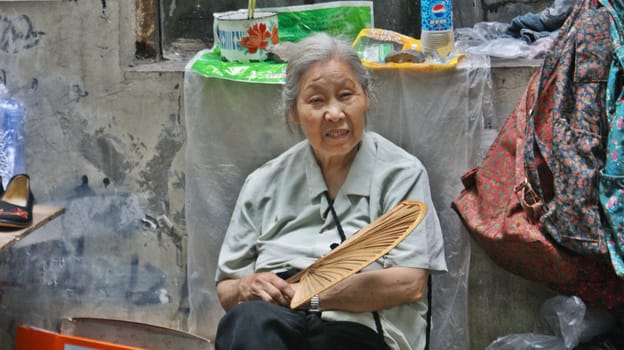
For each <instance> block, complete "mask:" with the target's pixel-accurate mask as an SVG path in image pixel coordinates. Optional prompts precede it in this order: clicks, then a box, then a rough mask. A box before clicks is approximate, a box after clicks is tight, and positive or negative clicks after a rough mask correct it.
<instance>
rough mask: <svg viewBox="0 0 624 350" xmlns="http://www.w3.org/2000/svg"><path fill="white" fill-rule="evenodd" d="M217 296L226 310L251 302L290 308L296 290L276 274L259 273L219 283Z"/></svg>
mask: <svg viewBox="0 0 624 350" xmlns="http://www.w3.org/2000/svg"><path fill="white" fill-rule="evenodd" d="M217 294H218V296H219V300H220V301H221V305H222V306H223V308H224V309H225V310H229V309H231V308H232V307H234V306H236V304H240V303H242V302H244V301H249V300H264V301H266V302H269V303H273V304H278V305H282V306H286V307H289V306H290V300H291V299H292V297H293V296H294V294H295V290H294V289H293V287H292V286H291V285H290V284H288V282H286V281H284V280H283V279H281V278H280V277H279V276H277V275H276V274H274V273H272V272H259V273H254V274H252V275H249V276H245V277H243V278H240V279H232V280H223V281H221V282H219V284H217Z"/></svg>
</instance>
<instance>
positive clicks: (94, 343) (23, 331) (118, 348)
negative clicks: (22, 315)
mask: <svg viewBox="0 0 624 350" xmlns="http://www.w3.org/2000/svg"><path fill="white" fill-rule="evenodd" d="M15 350H145V349H141V348H135V347H132V346H125V345H119V344H113V343H107V342H103V341H98V340H92V339H88V338H80V337H74V336H70V335H65V334H60V333H55V332H50V331H48V330H45V329H41V328H34V327H29V326H18V327H17V332H16V335H15Z"/></svg>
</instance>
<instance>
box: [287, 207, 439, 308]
mask: <svg viewBox="0 0 624 350" xmlns="http://www.w3.org/2000/svg"><path fill="white" fill-rule="evenodd" d="M426 211H427V207H426V205H425V204H424V203H422V202H418V201H402V202H401V203H399V204H398V205H396V206H395V207H394V208H392V209H391V210H390V211H388V212H387V213H385V214H383V215H382V216H380V217H379V218H378V219H377V220H375V221H373V222H371V223H370V224H368V226H366V227H364V228H362V229H361V230H359V231H358V232H356V233H354V234H353V235H352V236H351V237H349V238H347V239H346V240H345V241H344V242H342V244H340V245H339V246H338V247H336V248H334V249H333V250H332V251H331V252H329V253H328V254H327V255H325V256H323V257H321V258H320V259H318V260H317V261H315V262H314V263H313V264H312V265H310V266H308V267H307V268H306V269H305V270H302V271H300V272H299V273H297V274H295V275H294V276H292V277H290V278H289V279H288V280H287V281H288V282H289V283H295V282H299V285H298V287H297V290H296V291H295V296H294V297H293V299H292V300H291V302H290V307H291V308H292V309H296V308H298V307H299V306H301V305H303V304H304V303H307V302H309V300H310V299H311V298H312V296H314V295H316V294H319V293H321V292H322V291H324V290H326V289H328V288H329V287H331V286H333V285H335V284H336V283H338V282H340V281H342V280H343V279H345V278H347V277H349V276H351V275H352V274H354V273H356V272H358V271H360V270H362V269H363V268H364V267H366V266H368V265H369V264H370V263H372V262H373V261H375V260H377V259H379V258H381V257H382V256H384V255H385V254H386V253H388V252H389V251H390V250H391V249H392V248H394V247H396V246H397V244H399V243H400V242H401V241H402V240H403V239H405V237H407V236H408V235H409V234H410V233H411V232H412V231H413V230H414V228H416V226H418V224H420V222H421V221H422V219H423V218H424V217H425V213H426Z"/></svg>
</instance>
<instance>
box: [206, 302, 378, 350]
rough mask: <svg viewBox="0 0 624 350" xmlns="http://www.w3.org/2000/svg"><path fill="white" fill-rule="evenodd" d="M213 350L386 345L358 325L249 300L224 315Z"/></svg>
mask: <svg viewBox="0 0 624 350" xmlns="http://www.w3.org/2000/svg"><path fill="white" fill-rule="evenodd" d="M371 317H372V316H371ZM215 349H216V350H233V349H236V350H243V349H248V350H263V349H270V350H280V349H285V350H286V349H288V350H315V349H318V350H339V349H345V350H351V349H358V350H386V349H388V346H387V345H386V344H385V343H384V342H383V339H382V338H381V337H380V336H379V334H377V332H375V331H374V330H372V329H370V328H368V327H366V326H364V325H361V324H359V323H354V322H338V321H336V322H334V321H323V320H321V318H320V317H319V315H318V314H310V313H306V312H304V311H293V310H290V309H288V308H285V307H282V306H278V305H275V304H271V303H267V302H263V301H248V302H244V303H241V304H239V305H237V306H236V307H234V308H233V309H231V310H230V311H229V312H227V313H226V314H225V316H223V318H222V319H221V321H220V322H219V327H218V329H217V336H216V339H215Z"/></svg>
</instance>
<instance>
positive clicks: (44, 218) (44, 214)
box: [0, 205, 65, 252]
mask: <svg viewBox="0 0 624 350" xmlns="http://www.w3.org/2000/svg"><path fill="white" fill-rule="evenodd" d="M64 212H65V208H63V207H58V206H51V205H35V206H34V207H33V222H32V224H31V225H30V226H28V227H25V228H22V229H18V230H9V229H0V252H2V251H4V250H6V249H8V248H9V247H10V246H12V245H13V244H14V243H15V242H17V241H19V240H20V239H22V238H24V237H25V236H26V235H28V234H30V233H32V232H33V231H35V230H37V229H38V228H40V227H41V226H43V225H45V224H47V223H48V222H50V221H51V220H52V219H54V218H56V217H58V216H60V215H61V214H63V213H64Z"/></svg>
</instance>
